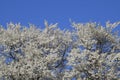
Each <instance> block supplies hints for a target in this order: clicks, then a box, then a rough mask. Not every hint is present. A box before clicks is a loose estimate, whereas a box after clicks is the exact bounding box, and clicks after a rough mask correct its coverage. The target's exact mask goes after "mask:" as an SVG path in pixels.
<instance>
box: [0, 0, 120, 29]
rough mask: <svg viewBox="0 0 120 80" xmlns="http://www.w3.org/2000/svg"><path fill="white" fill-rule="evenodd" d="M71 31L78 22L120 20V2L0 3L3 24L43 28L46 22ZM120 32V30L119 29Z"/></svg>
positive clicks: (53, 0)
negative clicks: (72, 23)
mask: <svg viewBox="0 0 120 80" xmlns="http://www.w3.org/2000/svg"><path fill="white" fill-rule="evenodd" d="M45 19H46V20H47V21H48V22H49V23H59V24H58V26H59V27H60V28H62V29H63V28H67V29H68V28H70V22H69V19H72V21H75V22H83V23H85V22H98V23H101V24H104V23H105V22H106V21H108V20H109V21H111V22H116V21H119V20H120V0H0V24H1V25H6V23H9V22H14V23H19V22H20V23H21V24H22V25H28V24H29V23H32V24H35V25H36V26H43V25H44V20H45ZM117 29H120V28H117Z"/></svg>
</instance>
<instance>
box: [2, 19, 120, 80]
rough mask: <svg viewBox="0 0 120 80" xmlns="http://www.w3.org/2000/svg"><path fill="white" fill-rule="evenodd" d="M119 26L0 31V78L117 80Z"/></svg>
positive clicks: (119, 68)
mask: <svg viewBox="0 0 120 80" xmlns="http://www.w3.org/2000/svg"><path fill="white" fill-rule="evenodd" d="M119 24H120V22H116V23H113V24H112V23H110V22H106V26H101V25H100V24H96V23H85V24H83V23H75V22H72V25H73V28H74V29H73V30H70V31H69V30H61V29H59V28H58V27H57V24H51V25H49V24H48V23H47V21H45V26H46V27H45V28H44V29H40V28H37V27H35V26H34V25H30V26H29V27H23V26H21V25H20V24H13V23H10V24H8V25H7V28H6V29H5V28H3V27H2V26H1V27H0V64H1V65H0V78H1V79H5V80H72V79H73V78H75V79H76V80H120V38H119V36H118V34H116V33H115V32H113V29H114V28H116V27H117V26H118V25H119Z"/></svg>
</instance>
